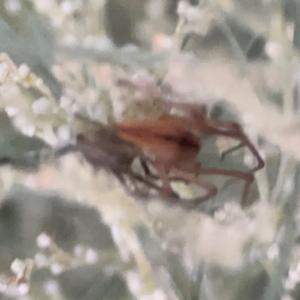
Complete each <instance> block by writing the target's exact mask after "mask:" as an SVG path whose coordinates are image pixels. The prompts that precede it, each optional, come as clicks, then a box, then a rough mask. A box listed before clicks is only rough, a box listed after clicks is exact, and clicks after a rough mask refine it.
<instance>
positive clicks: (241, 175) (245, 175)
mask: <svg viewBox="0 0 300 300" xmlns="http://www.w3.org/2000/svg"><path fill="white" fill-rule="evenodd" d="M173 173H174V175H175V176H176V177H180V178H182V179H183V180H185V181H188V182H189V183H194V184H197V185H199V186H200V187H203V188H204V189H206V190H207V195H205V196H203V197H201V198H197V199H195V200H194V201H191V202H192V203H193V204H190V205H193V206H197V205H198V204H200V203H202V202H204V201H206V200H208V199H210V198H211V197H213V196H215V195H216V194H217V189H216V187H215V186H214V185H212V184H210V183H207V182H204V181H203V180H202V179H201V178H200V177H199V175H222V176H229V177H234V178H238V179H242V180H244V181H245V186H244V190H243V194H242V200H241V204H242V205H245V204H246V202H247V201H246V200H247V195H248V193H249V189H250V186H251V184H252V182H253V181H254V176H253V174H251V173H249V172H243V171H236V170H226V169H218V168H202V167H201V166H199V168H198V172H197V175H194V174H192V173H191V172H184V171H181V170H174V172H173Z"/></svg>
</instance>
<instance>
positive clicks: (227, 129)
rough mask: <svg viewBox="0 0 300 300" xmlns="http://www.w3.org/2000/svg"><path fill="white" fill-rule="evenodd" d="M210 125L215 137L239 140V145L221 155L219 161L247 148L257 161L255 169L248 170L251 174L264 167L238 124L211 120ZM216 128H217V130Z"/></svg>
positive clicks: (257, 153)
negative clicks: (220, 136)
mask: <svg viewBox="0 0 300 300" xmlns="http://www.w3.org/2000/svg"><path fill="white" fill-rule="evenodd" d="M210 123H213V124H212V125H213V126H214V130H215V134H216V135H222V136H226V137H229V138H233V139H236V140H239V141H240V143H239V144H238V145H236V146H234V147H232V148H230V149H228V150H226V151H224V152H223V153H222V154H221V160H224V158H225V156H226V155H228V154H229V153H231V152H233V151H236V150H238V149H240V148H242V147H248V149H249V150H250V151H251V153H252V154H253V156H254V157H255V158H256V159H257V165H256V167H254V168H252V169H251V170H250V172H251V173H254V172H256V171H258V170H260V169H262V168H263V167H264V166H265V162H264V161H263V159H262V157H261V156H260V154H259V152H258V151H257V149H256V148H255V147H254V145H253V144H252V143H251V141H250V140H249V138H248V137H247V136H246V134H245V133H244V132H243V130H242V129H241V127H240V126H239V124H237V123H235V122H231V121H219V120H212V121H210ZM217 127H218V128H217Z"/></svg>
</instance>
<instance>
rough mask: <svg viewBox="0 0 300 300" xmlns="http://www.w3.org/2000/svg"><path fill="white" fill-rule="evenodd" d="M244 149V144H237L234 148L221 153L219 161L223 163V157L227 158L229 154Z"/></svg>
mask: <svg viewBox="0 0 300 300" xmlns="http://www.w3.org/2000/svg"><path fill="white" fill-rule="evenodd" d="M243 147H245V143H244V142H240V143H239V144H237V145H236V146H233V147H231V148H229V149H227V150H225V151H223V152H222V153H221V161H223V160H224V159H225V156H227V155H228V154H229V153H231V152H234V151H236V150H238V149H240V148H243Z"/></svg>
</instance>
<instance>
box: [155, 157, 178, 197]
mask: <svg viewBox="0 0 300 300" xmlns="http://www.w3.org/2000/svg"><path fill="white" fill-rule="evenodd" d="M154 165H155V168H156V171H157V177H158V178H159V179H160V180H161V182H162V186H161V190H160V194H161V196H162V197H163V198H164V199H166V200H173V201H174V200H175V199H176V200H178V195H177V194H176V193H175V192H174V191H173V189H172V186H171V181H170V179H169V168H167V167H166V166H164V165H163V164H160V163H159V162H155V163H154Z"/></svg>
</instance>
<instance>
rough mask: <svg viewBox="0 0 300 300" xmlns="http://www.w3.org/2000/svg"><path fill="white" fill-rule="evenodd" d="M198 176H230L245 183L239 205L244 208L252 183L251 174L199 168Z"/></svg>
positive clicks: (252, 177)
mask: <svg viewBox="0 0 300 300" xmlns="http://www.w3.org/2000/svg"><path fill="white" fill-rule="evenodd" d="M200 174H203V175H223V176H230V177H234V178H238V179H242V180H244V181H245V186H244V190H243V194H242V201H241V204H242V205H243V206H244V205H245V204H246V202H247V196H248V193H249V189H250V186H251V184H252V182H253V181H254V176H253V174H251V173H249V172H243V171H236V170H226V169H217V168H201V169H200Z"/></svg>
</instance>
